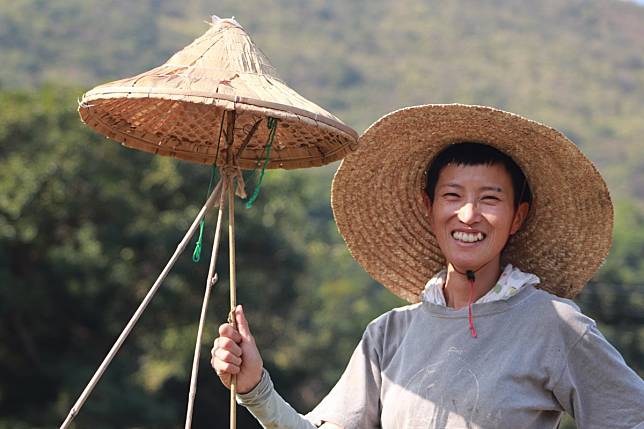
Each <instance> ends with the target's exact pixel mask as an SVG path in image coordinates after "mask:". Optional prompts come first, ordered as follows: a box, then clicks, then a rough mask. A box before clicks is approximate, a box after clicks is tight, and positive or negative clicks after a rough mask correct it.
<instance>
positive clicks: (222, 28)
mask: <svg viewBox="0 0 644 429" xmlns="http://www.w3.org/2000/svg"><path fill="white" fill-rule="evenodd" d="M163 66H166V67H184V68H186V69H188V70H187V72H188V74H189V75H191V76H194V77H201V78H207V77H212V76H213V75H216V77H217V78H220V77H221V76H220V73H221V72H228V73H229V74H230V78H232V77H233V76H234V75H235V73H239V74H242V73H244V74H245V73H253V74H258V75H268V76H270V77H271V78H273V79H278V80H281V79H280V78H279V77H278V76H277V71H276V70H275V67H274V66H273V65H272V64H271V62H270V61H269V59H268V58H267V57H266V55H264V53H263V52H262V51H261V50H260V49H259V48H258V47H257V45H255V43H254V42H253V40H252V39H251V38H250V36H249V35H248V33H246V31H245V30H244V29H243V28H242V27H241V26H240V25H239V24H238V23H237V22H236V21H234V20H232V19H216V20H214V22H213V24H211V27H210V29H209V30H208V31H206V32H205V33H204V34H203V35H202V36H200V37H199V38H197V39H195V41H193V42H192V43H191V44H189V45H188V46H186V47H185V48H183V49H181V50H180V51H179V52H177V53H175V54H174V55H173V56H172V57H170V59H168V61H166V63H165V64H164V65H163Z"/></svg>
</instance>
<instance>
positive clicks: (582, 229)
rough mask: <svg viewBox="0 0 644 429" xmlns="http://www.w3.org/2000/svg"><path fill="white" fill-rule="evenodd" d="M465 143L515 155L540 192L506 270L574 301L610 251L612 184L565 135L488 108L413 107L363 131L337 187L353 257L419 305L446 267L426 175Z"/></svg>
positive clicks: (338, 213)
mask: <svg viewBox="0 0 644 429" xmlns="http://www.w3.org/2000/svg"><path fill="white" fill-rule="evenodd" d="M462 141H471V142H480V143H484V144H487V145H490V146H493V147H495V148H497V149H498V150H500V151H501V152H503V153H505V154H507V155H509V156H510V157H511V158H512V159H513V160H514V161H515V162H516V163H517V165H518V166H519V167H520V168H521V170H522V171H523V173H524V174H525V176H526V178H527V181H528V185H529V187H530V189H531V191H532V194H533V200H532V204H531V207H530V212H529V215H528V218H527V220H526V222H525V224H524V225H523V227H522V228H521V229H520V230H519V232H517V233H516V234H515V235H514V236H512V237H511V238H510V240H509V242H508V244H507V245H506V247H505V249H504V252H503V254H502V261H503V263H511V264H513V265H514V266H517V267H519V268H520V269H521V270H523V271H527V272H532V273H534V274H536V275H537V276H539V277H540V278H541V284H540V285H539V287H540V288H542V289H544V290H547V291H548V292H551V293H553V294H556V295H558V296H561V297H568V298H570V297H574V296H575V295H576V294H577V293H579V291H580V290H581V289H582V288H583V287H584V285H585V284H586V283H587V282H588V280H590V278H591V277H592V276H593V275H594V274H595V272H596V271H597V270H598V268H599V267H600V265H601V264H602V262H603V261H604V259H605V258H606V256H607V254H608V250H609V248H610V244H611V237H612V228H613V206H612V203H611V199H610V195H609V193H608V188H607V186H606V183H605V182H604V180H603V179H602V177H601V175H600V174H599V172H598V171H597V169H596V168H595V166H594V165H593V164H592V162H591V161H590V160H588V158H586V157H585V156H584V155H583V154H582V153H581V151H580V150H579V149H578V148H577V147H576V146H575V145H574V144H573V143H572V142H571V141H570V140H568V139H567V138H566V137H565V136H564V135H563V134H561V133H560V132H558V131H557V130H555V129H553V128H550V127H548V126H546V125H543V124H540V123H538V122H534V121H531V120H529V119H526V118H523V117H521V116H518V115H515V114H512V113H508V112H504V111H501V110H497V109H494V108H490V107H483V106H469V105H461V104H447V105H424V106H415V107H409V108H404V109H401V110H398V111H395V112H392V113H390V114H388V115H385V116H384V117H382V118H380V119H379V120H378V121H376V122H375V123H374V124H373V125H371V127H369V128H368V129H367V131H365V133H364V134H363V135H362V136H361V137H360V139H359V146H358V150H356V151H355V152H354V153H352V154H350V155H349V156H347V157H346V158H345V159H344V160H343V161H342V164H341V165H340V167H339V169H338V171H337V173H336V175H335V178H334V180H333V190H332V197H331V198H332V206H333V213H334V216H335V220H336V223H337V225H338V229H339V230H340V233H341V234H342V236H343V237H344V239H345V241H346V243H347V246H348V248H349V251H350V253H351V254H352V255H353V257H354V258H355V259H356V260H357V261H358V262H359V263H360V264H361V265H362V267H363V268H364V269H365V270H366V271H367V272H368V273H369V274H370V275H371V276H372V277H373V278H374V279H375V280H376V281H378V282H380V283H382V284H383V285H384V286H385V287H387V288H388V289H390V290H391V291H392V292H393V293H395V294H396V295H398V296H399V297H401V298H403V299H405V300H407V301H409V302H417V301H419V298H420V297H419V295H420V293H421V292H422V290H423V288H424V286H425V284H426V282H427V281H428V280H429V279H430V278H431V277H432V276H433V275H435V274H436V273H437V272H438V271H440V270H441V269H443V268H444V267H445V265H446V260H445V257H444V256H443V254H442V252H441V250H440V248H439V247H438V243H437V241H436V239H435V237H434V235H433V234H432V232H431V229H430V225H429V223H428V219H427V216H426V208H425V207H424V205H423V197H422V194H423V193H424V192H425V190H424V186H425V176H426V169H427V167H428V165H429V164H430V161H431V160H432V159H433V158H434V157H435V156H436V155H437V154H438V153H439V152H440V151H441V150H442V149H444V148H445V147H446V146H448V145H450V144H454V143H459V142H462Z"/></svg>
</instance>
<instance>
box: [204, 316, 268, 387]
mask: <svg viewBox="0 0 644 429" xmlns="http://www.w3.org/2000/svg"><path fill="white" fill-rule="evenodd" d="M235 319H236V321H237V328H238V329H235V328H233V325H232V324H230V323H224V324H223V325H221V326H220V327H219V337H218V338H216V339H215V342H214V344H213V347H212V350H211V352H210V354H211V355H212V359H211V360H210V364H211V365H212V367H213V368H214V369H215V372H216V373H217V375H218V376H219V379H220V380H221V382H222V383H223V384H224V386H226V387H227V388H229V389H230V379H231V376H232V375H233V374H236V375H237V393H248V392H250V391H251V390H252V389H253V388H254V387H255V386H257V384H259V381H260V380H261V378H262V368H263V364H264V363H263V362H262V357H261V356H260V355H259V350H258V349H257V345H256V344H255V338H253V336H252V335H251V333H250V328H249V327H248V322H247V321H246V318H245V317H244V310H243V308H242V306H241V305H238V306H237V308H236V309H235Z"/></svg>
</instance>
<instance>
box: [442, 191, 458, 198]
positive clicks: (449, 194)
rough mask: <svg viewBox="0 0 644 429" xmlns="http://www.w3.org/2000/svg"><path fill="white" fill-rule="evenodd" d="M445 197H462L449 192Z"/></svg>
mask: <svg viewBox="0 0 644 429" xmlns="http://www.w3.org/2000/svg"><path fill="white" fill-rule="evenodd" d="M443 197H450V198H458V197H460V195H458V194H457V193H454V192H447V193H445V194H443Z"/></svg>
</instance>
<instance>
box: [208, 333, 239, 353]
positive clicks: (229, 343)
mask: <svg viewBox="0 0 644 429" xmlns="http://www.w3.org/2000/svg"><path fill="white" fill-rule="evenodd" d="M215 341H216V343H215V346H214V347H213V348H212V349H213V351H214V350H216V349H223V350H228V351H229V352H231V353H232V354H234V355H235V356H241V355H242V349H241V347H239V345H238V344H237V343H235V342H234V341H233V340H231V339H230V338H226V337H219V338H217V339H216V340H215Z"/></svg>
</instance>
